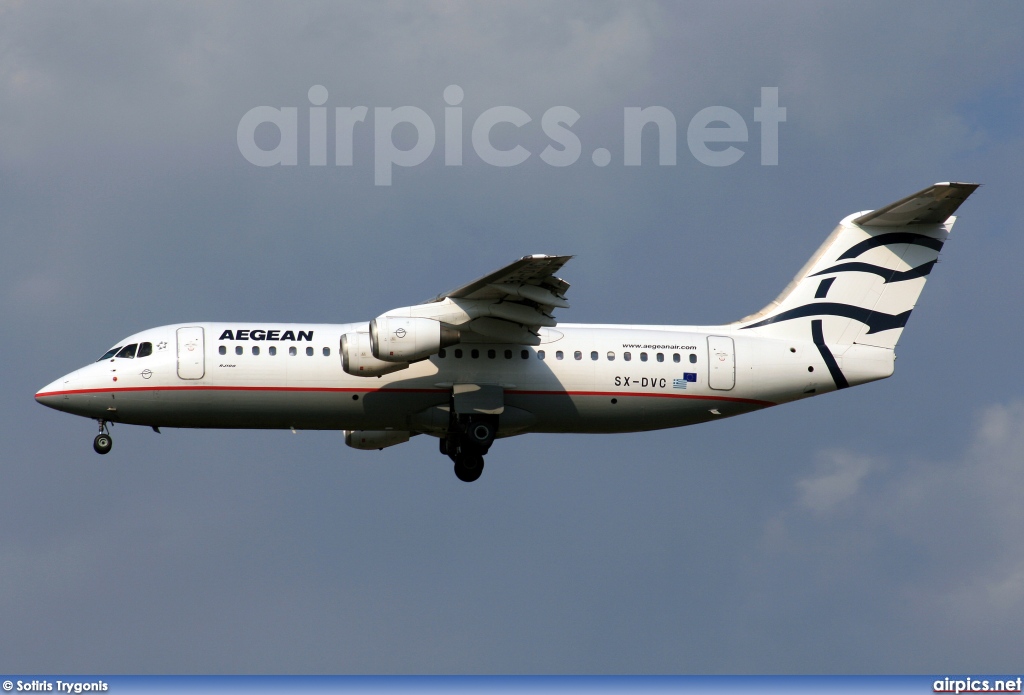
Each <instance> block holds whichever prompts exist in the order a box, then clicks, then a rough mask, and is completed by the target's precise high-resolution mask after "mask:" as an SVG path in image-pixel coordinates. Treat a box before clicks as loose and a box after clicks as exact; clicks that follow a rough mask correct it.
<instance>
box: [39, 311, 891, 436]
mask: <svg viewBox="0 0 1024 695" xmlns="http://www.w3.org/2000/svg"><path fill="white" fill-rule="evenodd" d="M365 326H366V324H365V323H359V324H263V323H193V324H179V325H172V326H162V327H159V328H153V329H150V330H147V331H143V332H141V333H137V334H135V335H132V336H130V337H128V338H125V339H124V340H123V341H121V342H120V343H118V346H124V345H129V344H139V345H142V344H145V343H148V344H150V345H151V346H152V352H151V353H150V354H148V355H145V356H142V357H133V358H128V357H109V358H107V359H102V360H100V361H98V362H95V363H93V364H90V365H88V366H86V367H83V368H81V369H79V370H77V371H74V372H72V373H70V374H68V375H66V376H64V377H62V378H60V379H58V380H56V381H54V382H53V383H51V384H49V385H47V386H46V387H44V388H43V389H41V390H40V391H39V393H37V394H36V399H37V400H38V401H39V402H40V403H42V404H44V405H47V406H49V407H52V408H55V409H58V410H62V411H66V412H69V413H73V414H76V415H81V416H84V417H90V418H96V419H100V420H106V421H109V422H119V423H129V424H137V425H148V426H154V427H216V428H295V429H337V430H341V429H344V430H404V431H412V432H425V433H428V434H436V435H438V436H443V434H444V431H445V429H446V428H447V426H448V423H447V420H446V419H445V416H444V412H445V411H444V409H445V408H447V406H448V403H449V400H450V399H451V397H452V389H453V385H456V384H481V385H492V386H498V387H500V388H501V389H502V391H503V394H504V406H505V411H504V414H503V415H502V417H501V418H500V419H499V431H498V432H499V436H507V435H511V434H519V433H523V432H630V431H642V430H652V429H660V428H666V427H678V426H681V425H690V424H695V423H699V422H705V421H708V420H713V419H717V418H722V417H728V416H732V415H739V414H742V413H746V412H750V411H753V410H757V409H760V408H764V407H767V406H771V405H776V404H779V403H783V402H787V401H792V400H796V399H799V398H803V397H807V396H810V395H815V394H820V393H823V392H825V391H831V390H834V389H835V384H834V382H833V380H832V379H831V377H830V375H829V371H828V367H827V365H826V364H825V362H824V360H823V359H822V356H821V354H820V351H819V350H818V348H817V347H816V346H815V345H814V344H813V343H812V342H810V341H809V340H808V341H795V340H782V339H776V338H766V337H757V336H754V335H751V334H750V333H749V332H744V331H741V330H738V329H737V328H735V327H733V326H715V327H677V326H629V325H584V324H560V325H559V326H558V328H557V329H542V331H541V340H542V342H541V344H540V345H538V346H535V347H527V346H523V345H512V344H496V343H465V344H460V345H456V346H452V347H449V348H447V349H445V350H443V351H442V354H437V355H433V356H432V357H430V358H429V359H426V360H423V361H420V362H416V363H413V364H412V365H411V366H410V367H409V368H408V369H404V370H402V371H398V372H394V373H390V374H386V375H384V376H381V377H360V376H353V375H351V374H348V373H346V372H345V371H344V370H343V368H342V360H341V356H340V355H339V343H340V340H341V337H342V335H343V334H345V333H349V332H352V331H356V330H364V329H365ZM227 336H230V337H227ZM140 352H141V350H140ZM840 359H841V358H840ZM883 371H885V373H881V372H880V373H878V374H873V375H868V374H865V375H864V378H861V379H858V380H857V382H856V383H863V382H864V381H870V380H873V379H877V378H882V377H884V376H888V374H889V373H891V369H889V370H883ZM851 385H853V384H852V383H851Z"/></svg>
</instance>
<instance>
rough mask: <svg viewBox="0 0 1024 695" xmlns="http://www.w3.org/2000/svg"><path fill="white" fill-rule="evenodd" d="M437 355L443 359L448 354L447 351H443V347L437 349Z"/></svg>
mask: <svg viewBox="0 0 1024 695" xmlns="http://www.w3.org/2000/svg"><path fill="white" fill-rule="evenodd" d="M437 356H438V357H440V358H441V359H442V360H443V359H444V358H445V357H447V356H448V353H447V352H445V351H444V348H441V349H440V350H438V351H437Z"/></svg>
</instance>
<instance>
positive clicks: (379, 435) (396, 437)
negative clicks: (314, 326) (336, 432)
mask: <svg viewBox="0 0 1024 695" xmlns="http://www.w3.org/2000/svg"><path fill="white" fill-rule="evenodd" d="M410 436H412V435H411V434H409V433H408V432H400V431H396V430H345V443H346V444H347V445H349V446H350V447H352V448H353V449H362V450H363V451H367V450H370V449H383V448H384V447H386V446H394V445H395V444H404V443H405V442H407V441H409V437H410Z"/></svg>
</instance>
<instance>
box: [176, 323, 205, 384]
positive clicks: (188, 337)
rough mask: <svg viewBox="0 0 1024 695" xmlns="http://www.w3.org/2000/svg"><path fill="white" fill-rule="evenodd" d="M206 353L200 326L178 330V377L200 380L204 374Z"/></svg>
mask: <svg viewBox="0 0 1024 695" xmlns="http://www.w3.org/2000/svg"><path fill="white" fill-rule="evenodd" d="M205 352H206V349H205V344H204V337H203V328H202V326H188V327H186V328H179V329H178V376H179V377H180V378H182V379H202V378H203V375H204V374H206V358H205V357H204V355H205Z"/></svg>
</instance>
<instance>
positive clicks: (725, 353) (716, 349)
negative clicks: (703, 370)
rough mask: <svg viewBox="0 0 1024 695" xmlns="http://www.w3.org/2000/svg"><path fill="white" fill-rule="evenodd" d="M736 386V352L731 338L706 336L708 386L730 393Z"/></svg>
mask: <svg viewBox="0 0 1024 695" xmlns="http://www.w3.org/2000/svg"><path fill="white" fill-rule="evenodd" d="M735 385H736V352H735V350H734V348H733V342H732V338H728V337H724V336H718V335H709V336H708V386H710V387H711V388H713V389H715V390H717V391H730V390H732V388H733V387H734V386H735Z"/></svg>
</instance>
